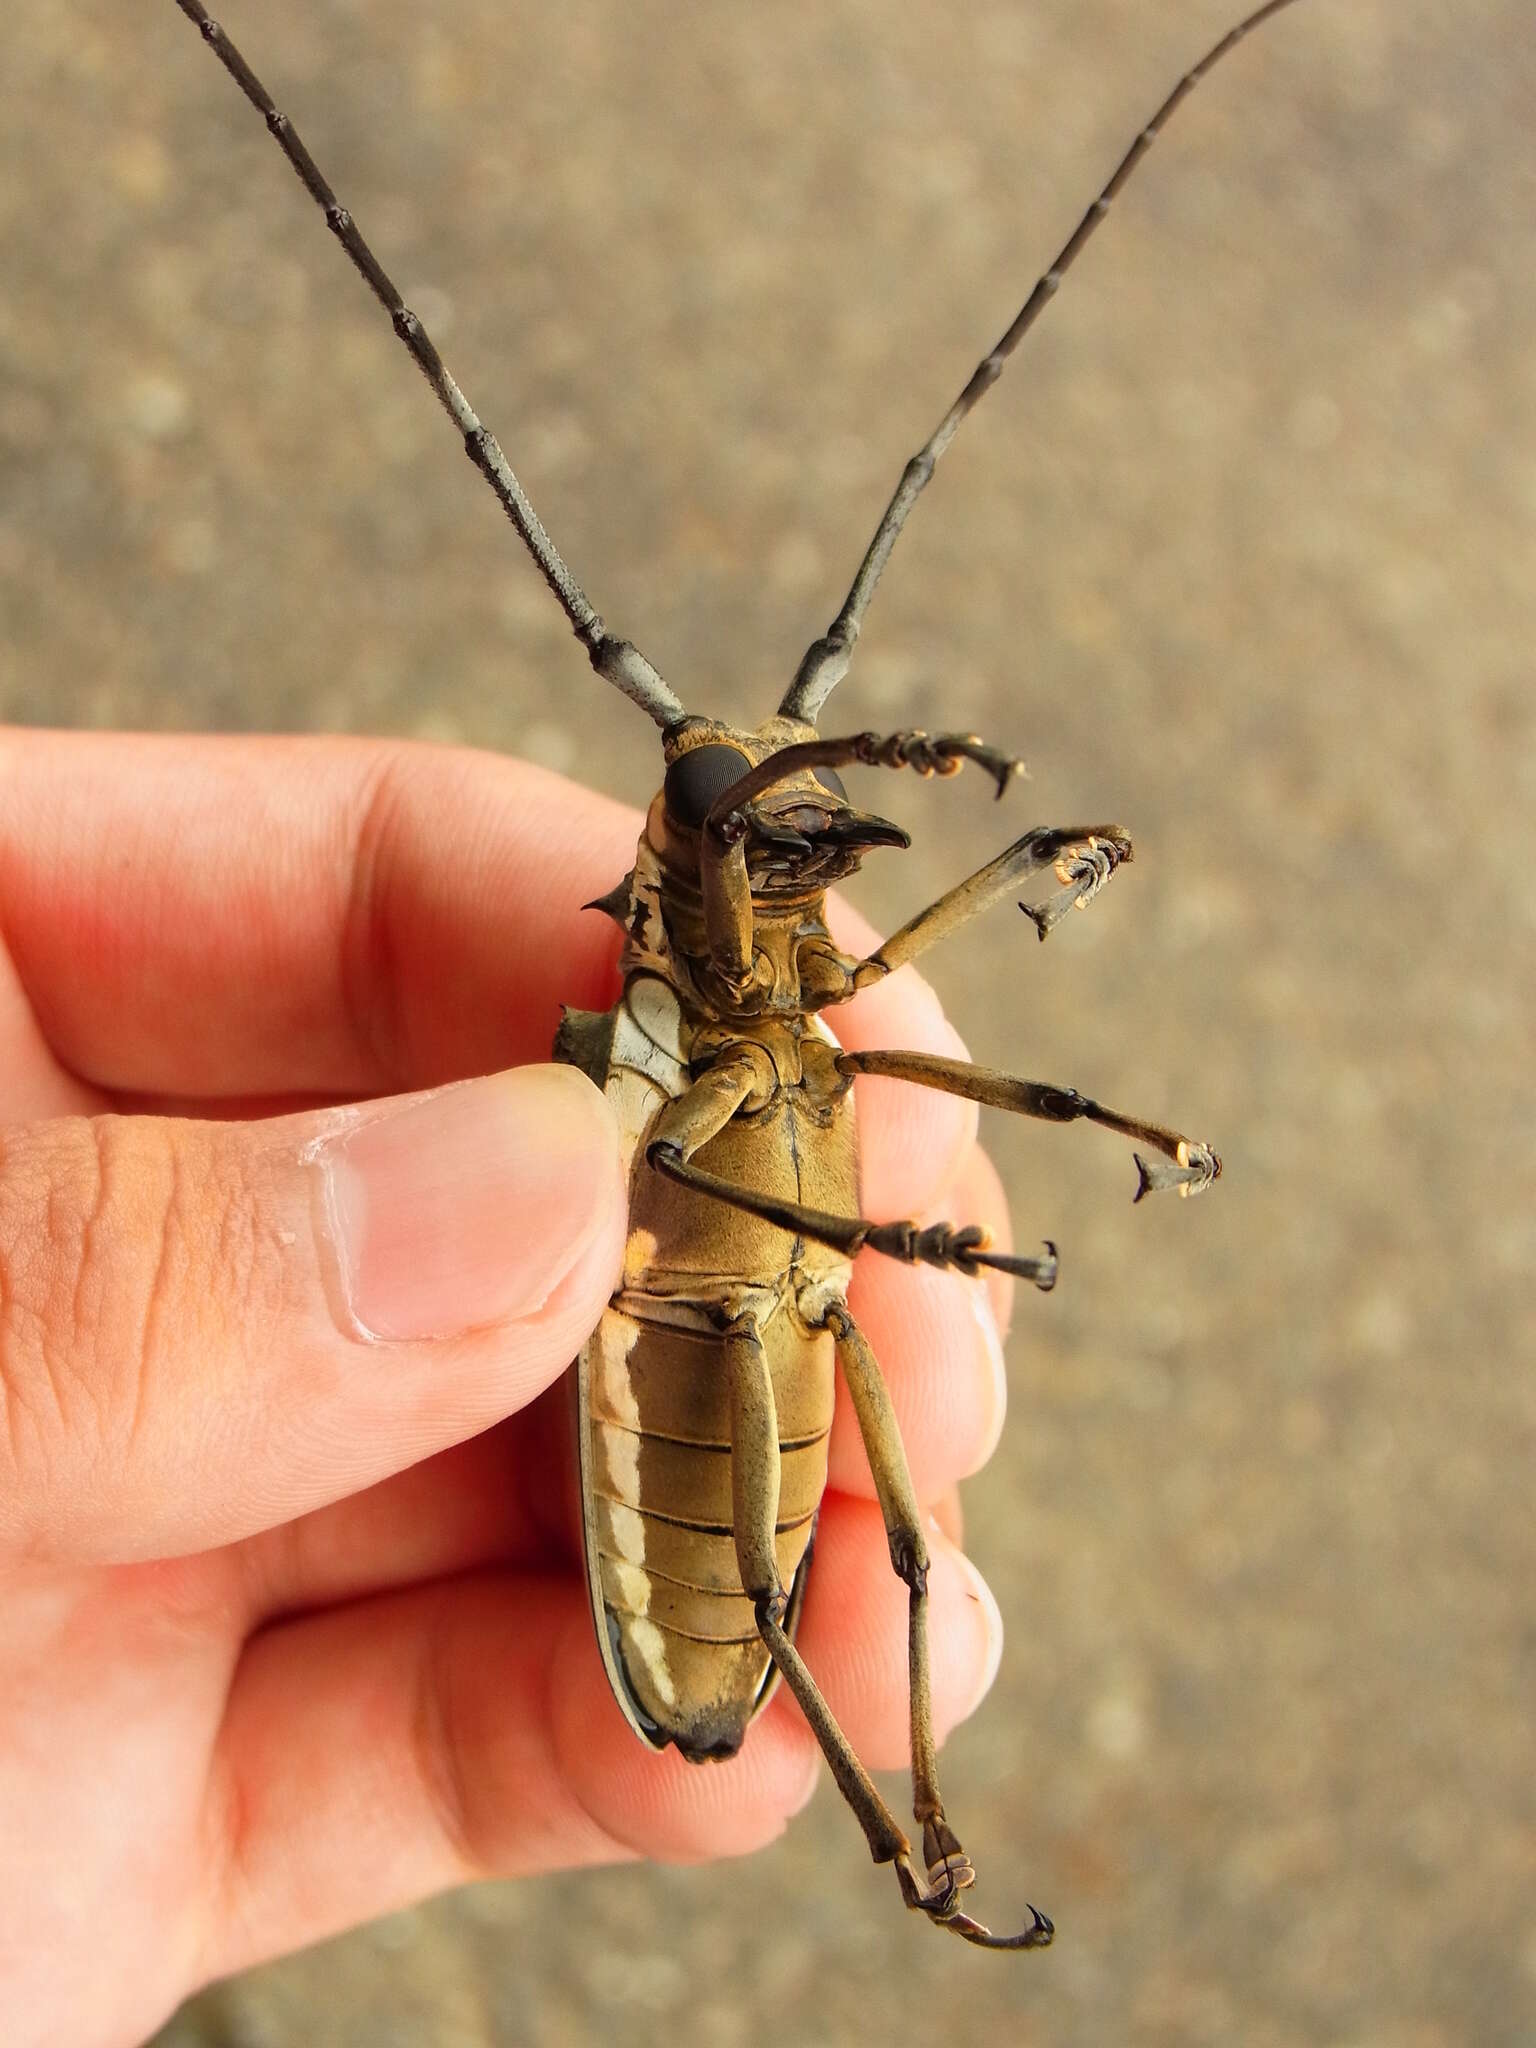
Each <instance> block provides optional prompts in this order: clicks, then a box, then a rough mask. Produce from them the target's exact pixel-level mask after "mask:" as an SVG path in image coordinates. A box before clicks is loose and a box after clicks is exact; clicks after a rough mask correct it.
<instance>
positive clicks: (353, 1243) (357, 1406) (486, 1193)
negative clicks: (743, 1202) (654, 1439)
mask: <svg viewBox="0 0 1536 2048" xmlns="http://www.w3.org/2000/svg"><path fill="white" fill-rule="evenodd" d="M623 1230H624V1187H623V1180H622V1175H621V1172H620V1166H619V1153H618V1141H617V1135H616V1132H615V1129H614V1124H613V1118H612V1115H611V1113H610V1111H609V1109H608V1106H607V1104H606V1102H605V1101H604V1099H603V1097H602V1096H601V1095H600V1094H599V1093H598V1091H597V1090H596V1089H595V1088H594V1087H593V1086H592V1085H591V1083H590V1082H589V1081H587V1080H586V1079H585V1078H584V1077H583V1076H582V1075H581V1074H579V1073H577V1072H576V1071H575V1070H574V1069H572V1068H570V1067H556V1066H550V1067H522V1068H517V1069H515V1070H513V1071H512V1072H510V1073H506V1074H498V1075H493V1076H492V1077H491V1078H489V1079H488V1080H483V1081H469V1082H463V1083H459V1084H457V1085H455V1086H452V1087H448V1088H440V1089H435V1090H433V1091H432V1092H430V1093H428V1094H423V1095H408V1096H401V1097H398V1098H396V1099H394V1100H391V1101H384V1102H372V1103H366V1104H362V1105H359V1106H357V1107H353V1108H346V1109H330V1110H324V1111H321V1112H319V1113H316V1114H310V1115H304V1116H290V1117H279V1118H273V1119H271V1120H269V1121H266V1122H260V1123H244V1124H237V1123H202V1122H194V1121H192V1120H190V1119H180V1118H171V1117H147V1116H146V1117H100V1118H92V1119H87V1118H61V1119H58V1120H56V1121H54V1122H50V1123H41V1124H32V1125H24V1126H21V1127H19V1128H16V1129H12V1130H9V1131H0V1401H3V1408H0V1554H5V1553H9V1554H11V1555H13V1556H16V1555H19V1556H22V1557H28V1558H54V1559H65V1558H68V1559H87V1558H88V1559H94V1560H103V1561H105V1560H114V1561H116V1560H129V1559H141V1558H147V1557H164V1556H173V1555H178V1554H182V1553H185V1552H188V1551H193V1550H202V1549H207V1548H209V1547H211V1546H213V1545H215V1544H220V1543H226V1542H229V1541H231V1540H233V1539H235V1538H237V1537H241V1536H247V1535H250V1534H252V1533H254V1532H255V1531H257V1530H259V1529H264V1528H270V1527H272V1526H274V1525H275V1524H277V1523H280V1522H285V1521H288V1520H291V1519H292V1518H293V1517H294V1516H296V1515H300V1514H303V1513H304V1512H305V1511H306V1510H308V1509H310V1508H314V1507H318V1506H321V1505H322V1504H324V1503H325V1502H327V1501H331V1500H335V1499H338V1498H340V1497H341V1496H343V1495H345V1494H349V1493H354V1492H356V1491H358V1490H359V1489H360V1488H362V1487H365V1486H368V1485H371V1484H372V1483H373V1482H375V1481H376V1480H379V1479H382V1478H385V1477H387V1476H388V1475H389V1474H390V1473H392V1472H397V1471H400V1470H403V1469H404V1467H406V1466H407V1465H411V1464H415V1463H416V1462H417V1461H418V1460H419V1459H421V1458H424V1457H427V1456H429V1455H430V1454H431V1453H432V1452H434V1451H438V1450H441V1449H443V1448H444V1447H445V1446H447V1445H449V1444H452V1443H456V1442H458V1441H459V1440H460V1439H462V1438H464V1437H467V1436H471V1435H473V1434H475V1433H476V1432H477V1431H479V1430H481V1429H485V1428H487V1427H488V1426H489V1425H490V1424H491V1423H493V1422H496V1421H498V1420H500V1419H501V1418H502V1417H503V1416H506V1415H508V1414H510V1413H512V1412H513V1411H514V1410H515V1409H518V1408H520V1407H522V1406H523V1405H524V1404H525V1403H526V1402H527V1401H529V1400H531V1399H532V1397H533V1396H534V1395H535V1394H537V1393H538V1392H539V1391H540V1390H541V1389H542V1388H543V1387H544V1386H546V1385H547V1384H548V1383H549V1382H550V1381H551V1380H553V1379H554V1378H556V1377H557V1376H558V1374H559V1373H560V1372H561V1371H562V1370H563V1368H564V1367H565V1366H566V1365H568V1364H569V1362H570V1360H571V1359H572V1357H573V1356H574V1355H575V1353H576V1351H577V1350H578V1349H579V1348H580V1346H581V1344H582V1342H583V1341H584V1339H585V1338H586V1336H587V1334H588V1332H589V1331H590V1330H591V1328H592V1327H593V1325H594V1324H595V1323H596V1321H597V1318H598V1316H599V1314H600V1313H601V1311H602V1307H603V1304H604V1302H605V1301H606V1299H607V1296H608V1292H609V1289H610V1287H611V1286H612V1284H613V1281H614V1278H615V1276H616V1274H617V1271H618V1266H619V1260H620V1256H621V1252H622V1244H623Z"/></svg>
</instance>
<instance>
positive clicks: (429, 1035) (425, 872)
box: [0, 732, 635, 1102]
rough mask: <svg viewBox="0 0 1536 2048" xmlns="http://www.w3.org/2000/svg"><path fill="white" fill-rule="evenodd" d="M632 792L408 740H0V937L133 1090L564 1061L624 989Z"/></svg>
mask: <svg viewBox="0 0 1536 2048" xmlns="http://www.w3.org/2000/svg"><path fill="white" fill-rule="evenodd" d="M634 842H635V820H634V816H633V814H632V813H631V812H629V811H627V810H625V809H624V807H623V806H622V805H619V804H616V803H612V802H610V801H609V800H608V799H606V798H603V797H599V796H594V795H592V794H591V793H590V792H589V791H586V790H581V789H578V788H576V787H575V786H574V785H572V784H570V783H567V782H565V781H563V780H562V779H561V778H560V777H558V776H555V775H551V774H548V773H546V772H545V771H543V770H541V769H538V768H534V767H530V766H528V765H527V764H525V763H522V762H515V761H509V760H504V759H501V758H499V757H497V756H495V755H490V754H479V753H471V752H468V751H462V750H457V749H450V748H443V747H434V746H428V745H424V744H420V743H410V742H400V741H377V740H356V739H285V738H239V739H231V738H204V737H198V738H191V737H180V736H176V737H159V736H155V737H140V736H138V735H128V734H87V733H79V734H77V733H18V732H13V733H10V734H7V735H5V737H4V738H3V739H0V935H3V938H4V942H5V945H6V947H7V948H8V950H9V952H10V955H11V959H12V962H13V964H14V966H15V969H16V973H17V975H18V977H19V979H20V980H21V983H22V985H23V987H24V989H25V991H26V993H27V997H28V999H29V1001H30V1003H31V1005H32V1008H33V1010H34V1012H35V1014H36V1016H37V1019H38V1022H39V1024H40V1025H41V1028H42V1031H43V1033H44V1036H45V1037H46V1039H47V1041H48V1043H49V1045H50V1047H51V1048H52V1050H53V1052H54V1054H55V1056H56V1057H57V1058H58V1059H59V1060H60V1061H61V1062H62V1063H63V1064H64V1065H65V1066H66V1067H68V1068H69V1069H70V1070H71V1071H72V1072H73V1073H74V1074H76V1075H78V1076H79V1077H80V1078H81V1079H83V1080H86V1081H89V1082H91V1083H93V1084H95V1085H96V1086H97V1087H100V1088H103V1089H106V1090H109V1091H112V1092H113V1093H117V1094H130V1093H131V1094H144V1095H164V1096H177V1097H182V1098H201V1099H203V1100H204V1101H210V1102H211V1101H215V1100H217V1099H219V1098H230V1097H260V1096H263V1095H294V1094H301V1093H312V1094H315V1095H318V1096H330V1097H337V1096H351V1095H374V1094H382V1093H389V1092H397V1091H400V1090H404V1089H411V1088H421V1087H429V1086H432V1085H435V1084H436V1083H438V1082H442V1081H448V1080H456V1079H459V1078H461V1077H462V1076H464V1075H467V1074H476V1073H486V1072H490V1071H493V1070H495V1069H496V1068H499V1067H503V1066H510V1065H515V1064H518V1063H519V1062H522V1061H526V1060H532V1059H547V1058H548V1056H549V1047H550V1044H551V1042H552V1040H553V1038H554V1033H555V1028H556V1025H557V1023H558V1021H559V1011H560V1005H561V1003H562V1002H565V1003H576V1004H583V1005H588V1006H591V1007H599V1008H600V1007H604V1006H606V1004H607V1003H608V1002H610V1001H611V1000H612V996H613V989H614V982H613V963H614V955H615V950H616V948H615V934H614V932H613V928H612V926H611V925H610V924H609V923H608V922H607V920H606V919H604V918H602V917H599V916H590V917H582V916H581V915H580V911H581V906H582V904H583V903H585V902H587V901H589V900H590V898H591V897H592V896H594V895H598V894H601V893H602V892H603V891H604V890H605V889H607V888H609V887H611V886H612V884H613V882H614V880H615V879H616V878H617V876H619V875H621V874H623V873H624V871H625V869H626V868H627V867H628V866H629V864H630V861H631V859H632V858H633V851H634Z"/></svg>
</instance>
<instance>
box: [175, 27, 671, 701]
mask: <svg viewBox="0 0 1536 2048" xmlns="http://www.w3.org/2000/svg"><path fill="white" fill-rule="evenodd" d="M176 4H177V6H178V7H180V9H181V11H182V13H183V14H184V15H185V16H186V17H187V19H188V20H189V21H190V22H192V23H193V25H194V26H195V27H196V28H197V30H198V31H199V33H200V34H201V36H202V38H203V41H204V42H205V43H207V45H208V47H209V48H210V49H211V50H212V51H213V53H214V55H215V56H216V57H217V58H218V60H219V62H220V63H221V64H222V65H223V66H224V69H225V70H226V71H227V72H228V73H229V75H230V77H231V78H232V79H233V80H234V81H235V83H236V85H238V86H239V88H240V90H241V91H242V92H243V93H244V94H245V96H246V98H247V99H248V100H249V101H250V103H251V105H252V106H253V107H254V108H255V109H256V111H257V113H258V114H260V115H261V117H262V119H263V120H264V121H265V122H266V124H267V127H268V130H269V131H270V133H271V134H272V136H273V138H274V139H275V140H276V142H277V145H278V147H279V148H280V149H281V150H282V152H283V155H284V156H285V157H287V159H288V161H289V163H290V164H292V166H293V168H294V170H295V171H297V173H298V175H299V178H300V180H301V181H302V183H303V186H304V189H305V191H306V192H308V194H309V196H310V198H311V199H313V200H314V202H315V204H316V205H317V206H318V207H319V208H320V210H321V211H322V212H323V213H324V215H325V219H326V225H327V226H328V227H329V228H330V230H331V232H332V234H334V235H335V237H336V239H337V240H338V241H339V242H340V243H341V246H342V247H343V248H344V249H345V250H346V252H347V254H348V256H350V257H351V259H352V262H353V264H354V265H355V267H356V269H357V270H358V272H359V273H360V275H361V276H362V279H363V281H364V283H365V284H366V285H367V286H368V289H369V290H370V291H371V292H372V293H373V295H374V297H375V298H376V299H377V300H378V302H379V304H380V305H381V306H382V307H383V308H384V310H385V312H386V313H387V314H388V315H389V318H390V323H391V325H392V326H393V327H394V330H395V332H396V334H398V335H399V337H400V339H401V340H402V341H403V342H404V343H405V345H406V347H407V348H408V349H409V350H410V352H411V355H412V357H413V358H414V360H415V363H416V366H417V368H418V369H419V370H420V371H421V372H422V374H423V376H424V377H425V378H426V380H427V382H428V383H429V384H430V385H431V386H432V389H433V390H434V391H435V392H436V393H437V396H438V399H439V401H440V402H441V404H442V407H443V410H444V411H445V412H446V413H447V414H448V417H449V418H450V419H451V420H452V421H453V423H454V425H455V426H456V427H457V428H458V430H459V432H460V433H461V434H462V435H463V437H464V449H465V453H466V454H467V455H468V456H469V459H470V461H471V462H472V463H473V464H474V465H475V467H476V469H478V470H479V472H480V474H481V475H482V476H483V477H484V478H485V480H486V482H487V483H488V484H489V485H490V487H491V489H492V490H493V491H494V492H495V493H496V496H497V498H498V499H499V500H500V503H501V507H502V510H503V511H504V512H505V513H506V515H507V517H508V518H509V519H510V520H511V522H512V524H513V526H514V527H516V529H517V532H518V536H519V538H520V539H521V540H522V543H523V546H524V547H525V548H526V549H527V550H528V552H529V554H530V555H532V557H533V559H534V562H535V564H536V565H537V567H538V571H539V574H540V575H541V576H542V577H543V578H544V581H545V582H546V583H547V584H548V585H549V587H550V589H551V590H552V591H553V592H554V594H555V596H556V597H557V598H558V599H559V601H560V606H561V609H562V610H563V611H564V613H565V616H566V617H567V618H568V619H569V620H570V622H571V630H572V632H573V633H574V634H575V635H576V638H577V639H578V640H579V641H580V642H581V644H582V645H583V647H585V648H586V650H587V658H588V660H589V661H590V662H591V664H592V666H593V668H595V669H596V670H597V673H598V674H599V675H600V676H601V677H602V678H603V679H604V681H605V682H609V683H612V684H613V685H614V686H615V688H617V689H620V690H622V691H623V692H624V694H625V696H626V697H630V698H632V699H633V700H634V702H635V703H636V704H638V705H639V706H640V708H641V710H642V711H644V712H647V713H648V714H649V715H650V717H652V718H653V719H654V720H655V721H656V723H657V724H658V725H659V726H661V727H662V728H663V729H665V728H666V727H667V726H669V725H675V724H676V723H677V722H678V720H679V719H681V718H683V717H685V716H686V715H687V714H686V713H685V711H684V709H683V706H682V705H681V704H680V703H679V701H678V699H677V698H676V697H675V696H674V695H673V694H672V691H671V690H670V689H669V688H668V687H667V685H666V683H665V682H663V680H662V678H661V676H660V675H659V674H658V673H657V671H656V670H655V669H654V668H653V667H652V666H651V664H650V662H648V661H647V660H646V658H645V656H644V655H643V654H642V653H641V652H640V650H639V648H638V647H636V646H634V645H633V643H632V642H630V641H628V640H620V639H618V638H616V637H615V636H614V635H613V634H612V633H610V632H609V631H608V630H607V628H606V627H605V626H604V624H603V622H602V620H601V618H599V616H598V614H597V613H596V612H595V611H594V610H593V608H592V605H591V603H590V602H589V601H588V598H587V594H586V592H585V591H584V590H583V589H582V587H581V585H580V584H579V583H578V582H577V581H576V578H575V577H574V576H573V575H572V574H571V572H570V570H569V569H568V568H567V567H566V565H565V561H564V559H563V558H562V556H561V554H560V551H559V549H558V548H557V547H556V546H555V544H554V542H553V541H552V540H551V539H550V537H549V535H548V534H547V533H546V532H545V530H544V523H543V521H542V520H541V519H540V518H539V515H538V513H537V512H535V511H534V509H533V506H532V504H531V503H530V501H529V498H528V494H527V492H526V491H525V490H524V489H523V487H522V485H521V484H520V483H519V482H518V480H517V478H516V477H515V476H514V475H513V473H512V466H511V464H510V463H509V462H508V461H507V458H506V457H505V456H504V455H503V454H502V452H501V449H500V448H499V447H498V446H497V444H496V437H495V435H494V434H492V433H491V432H490V431H489V430H488V429H487V428H485V427H483V426H482V425H481V424H480V421H479V419H478V418H477V417H476V415H475V411H474V408H473V407H472V406H471V405H470V403H469V400H468V399H467V398H466V397H465V396H464V394H463V392H462V391H461V390H460V389H459V387H458V385H457V384H456V383H455V382H454V380H453V378H452V377H451V376H450V375H449V374H448V371H447V368H446V367H445V365H444V363H443V359H442V357H441V356H440V355H439V354H438V352H437V349H436V347H435V346H434V344H433V342H432V338H431V336H430V335H429V334H428V333H427V330H426V329H425V328H424V327H423V326H422V324H421V322H420V320H419V319H418V318H417V317H416V315H415V314H414V313H413V312H412V311H411V309H410V307H409V306H407V305H406V303H405V301H404V300H403V299H402V298H401V296H400V294H399V292H398V291H397V290H396V289H395V287H394V285H393V283H392V282H391V281H390V278H389V275H388V273H387V271H386V270H385V269H384V266H383V265H382V264H381V263H380V262H379V259H378V258H377V257H376V256H375V255H374V253H373V251H372V250H371V249H370V248H369V246H368V244H367V243H366V242H365V241H364V240H363V238H362V236H361V235H360V234H359V233H358V231H357V225H356V223H355V222H354V221H353V219H352V216H351V214H350V213H348V212H347V210H346V208H345V207H344V206H342V205H341V204H340V202H339V201H338V200H337V197H336V194H335V193H334V192H333V191H332V190H331V188H330V186H329V185H328V184H327V183H326V181H325V179H324V178H323V177H322V176H321V175H320V170H319V167H318V166H317V164H316V163H315V160H314V158H313V157H312V156H311V155H310V153H309V151H308V150H307V149H306V148H305V147H304V144H303V143H302V142H301V141H300V139H299V136H298V132H297V131H296V129H295V128H294V126H293V123H292V122H291V121H290V120H289V119H288V116H287V115H286V114H285V113H283V112H282V111H281V109H280V108H279V107H277V106H276V105H275V104H274V102H273V99H272V96H271V94H270V93H269V92H268V91H267V89H266V87H265V86H264V85H263V84H262V82H261V80H260V79H259V78H258V77H257V76H256V74H255V72H254V71H253V70H252V69H251V67H250V65H249V64H247V63H246V61H245V59H244V58H243V57H242V56H241V54H240V52H239V51H238V50H237V49H236V48H235V46H234V44H233V43H232V42H231V41H230V40H229V37H228V36H227V35H226V34H225V33H224V31H223V29H222V28H221V27H220V26H219V24H218V23H217V22H216V21H214V20H213V18H212V17H211V16H210V15H209V13H208V12H207V10H206V8H204V7H202V6H201V5H200V4H199V0H176Z"/></svg>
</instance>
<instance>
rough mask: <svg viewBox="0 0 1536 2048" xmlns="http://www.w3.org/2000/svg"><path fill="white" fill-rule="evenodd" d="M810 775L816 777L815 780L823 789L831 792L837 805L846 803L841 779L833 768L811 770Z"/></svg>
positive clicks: (846, 798)
mask: <svg viewBox="0 0 1536 2048" xmlns="http://www.w3.org/2000/svg"><path fill="white" fill-rule="evenodd" d="M811 773H812V774H813V775H814V776H815V777H816V780H817V781H818V782H819V783H820V784H821V786H822V788H823V789H829V790H830V791H831V792H832V794H833V796H835V797H836V798H837V800H838V802H839V803H842V804H845V803H847V801H848V792H847V790H846V789H845V788H844V787H843V778H842V777H841V775H839V774H838V772H837V770H836V769H835V768H813V769H812V770H811Z"/></svg>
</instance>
